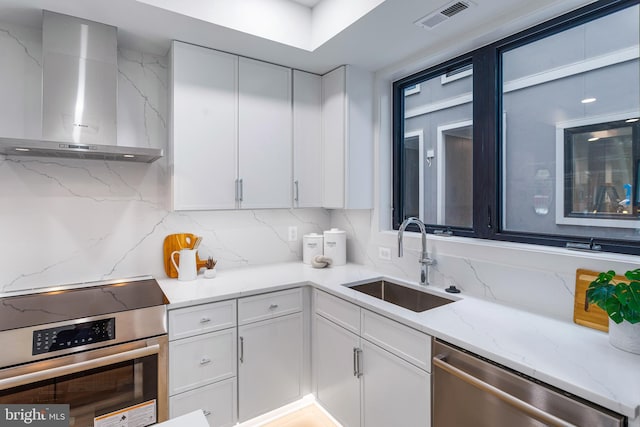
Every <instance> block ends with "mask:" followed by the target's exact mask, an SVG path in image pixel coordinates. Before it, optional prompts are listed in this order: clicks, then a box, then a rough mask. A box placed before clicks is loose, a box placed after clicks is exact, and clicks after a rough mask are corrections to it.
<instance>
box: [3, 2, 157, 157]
mask: <svg viewBox="0 0 640 427" xmlns="http://www.w3.org/2000/svg"><path fill="white" fill-rule="evenodd" d="M43 13H44V15H43V24H42V39H43V41H42V50H43V80H42V88H43V91H42V92H43V95H42V139H40V140H25V139H17V138H1V137H0V153H1V154H6V155H29V156H46V157H73V158H82V159H98V160H123V161H137V162H146V163H151V162H153V161H155V160H157V159H159V158H161V157H162V156H163V150H162V149H157V148H142V147H124V146H121V145H118V144H117V141H116V138H117V129H116V121H117V120H116V119H117V94H118V64H117V56H118V55H117V30H116V28H115V27H112V26H109V25H105V24H100V23H97V22H92V21H87V20H84V19H80V18H75V17H72V16H67V15H61V14H58V13H54V12H49V11H44V12H43Z"/></svg>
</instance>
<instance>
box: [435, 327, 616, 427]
mask: <svg viewBox="0 0 640 427" xmlns="http://www.w3.org/2000/svg"><path fill="white" fill-rule="evenodd" d="M433 344H434V346H433V354H434V357H433V360H432V362H433V370H432V381H433V382H432V387H433V390H432V391H433V392H432V396H433V397H432V421H433V422H432V426H433V427H471V426H473V427H514V426H517V427H540V426H562V427H569V426H580V427H586V426H598V427H608V426H626V418H625V417H624V416H623V415H620V414H617V413H615V412H612V411H609V410H607V409H605V408H602V407H598V406H596V405H594V404H592V403H589V402H586V401H585V400H583V399H580V398H578V397H576V396H572V395H570V394H569V393H566V392H563V391H562V390H559V389H555V388H553V387H551V386H548V385H546V384H542V383H541V382H539V381H537V380H535V379H532V378H529V377H526V376H524V375H522V374H520V373H517V372H514V371H512V370H509V369H507V368H504V367H502V366H499V365H497V364H495V363H493V362H491V361H488V360H486V359H483V358H480V357H479V356H476V355H473V354H471V353H469V352H467V351H466V350H463V349H460V348H458V347H454V346H452V345H450V344H447V343H443V342H441V341H437V340H435V341H434V342H433Z"/></svg>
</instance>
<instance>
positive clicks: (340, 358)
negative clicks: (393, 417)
mask: <svg viewBox="0 0 640 427" xmlns="http://www.w3.org/2000/svg"><path fill="white" fill-rule="evenodd" d="M314 339H315V341H314V354H313V363H314V366H315V375H316V385H317V390H316V399H318V402H319V403H320V405H321V406H322V407H323V408H324V409H326V410H327V411H328V412H329V413H330V414H331V415H332V416H333V417H334V418H335V419H336V420H338V422H340V423H341V424H342V425H343V426H344V427H359V426H360V380H359V378H358V377H357V376H356V375H355V369H356V366H355V365H356V361H355V354H354V352H355V350H356V349H358V348H359V345H360V338H359V337H358V336H357V335H355V334H353V333H352V332H349V331H347V330H346V329H344V328H342V327H340V326H338V325H336V324H335V323H333V322H331V321H329V320H327V319H325V318H324V317H322V316H318V315H315V335H314ZM390 408H391V407H389V408H388V409H389V410H391V409H390ZM389 425H400V424H389Z"/></svg>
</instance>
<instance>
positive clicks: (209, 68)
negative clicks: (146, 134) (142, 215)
mask: <svg viewBox="0 0 640 427" xmlns="http://www.w3.org/2000/svg"><path fill="white" fill-rule="evenodd" d="M172 55H173V56H172V102H171V112H172V132H171V150H170V155H171V159H172V163H173V171H172V178H173V181H172V184H173V187H172V192H173V208H174V209H175V210H199V209H233V208H234V207H235V204H236V201H235V198H236V195H235V191H236V190H235V179H236V174H237V153H236V144H237V128H238V121H237V111H238V96H237V94H238V57H237V56H235V55H229V54H227V53H222V52H218V51H215V50H211V49H205V48H202V47H199V46H193V45H190V44H185V43H180V42H173V50H172Z"/></svg>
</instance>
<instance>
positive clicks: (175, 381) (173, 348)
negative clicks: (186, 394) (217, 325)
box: [169, 328, 237, 395]
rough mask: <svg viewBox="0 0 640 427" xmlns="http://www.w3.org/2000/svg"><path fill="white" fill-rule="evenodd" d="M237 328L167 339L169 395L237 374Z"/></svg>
mask: <svg viewBox="0 0 640 427" xmlns="http://www.w3.org/2000/svg"><path fill="white" fill-rule="evenodd" d="M236 336H237V334H236V329H235V328H232V329H225V330H222V331H218V332H211V333H209V334H205V335H198V336H196V337H191V338H185V339H181V340H177V341H171V342H169V394H170V395H174V394H177V393H181V392H183V391H187V390H190V389H193V388H196V387H201V386H203V385H206V384H210V383H213V382H215V381H220V380H223V379H225V378H229V377H232V376H235V374H236V351H237V346H236Z"/></svg>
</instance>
